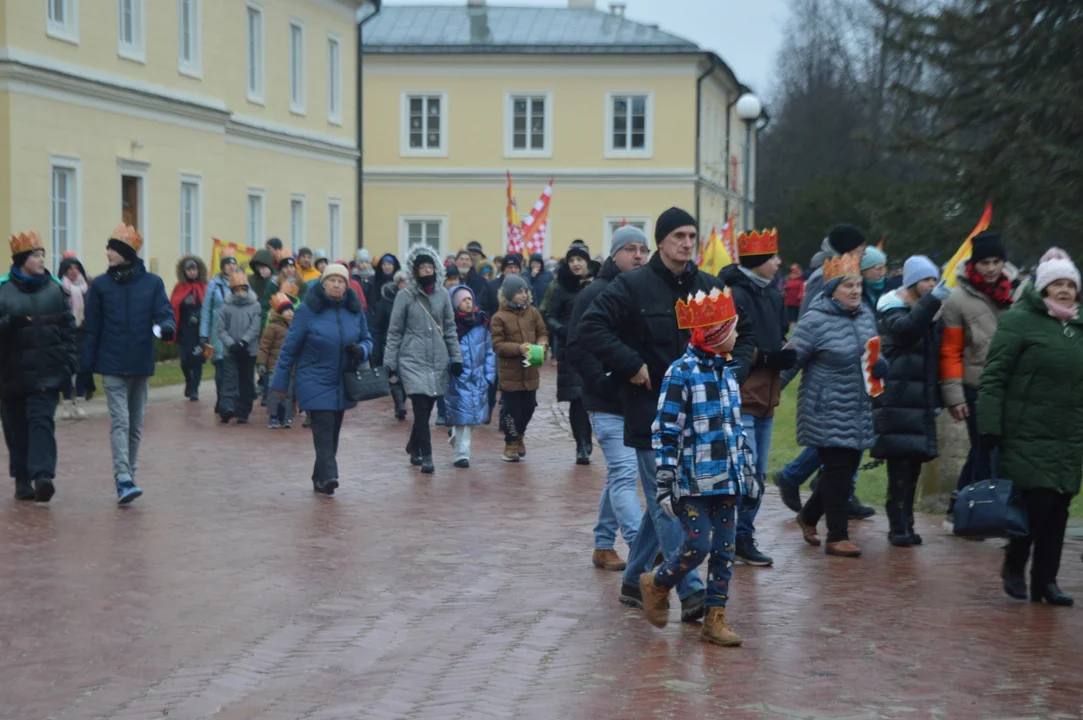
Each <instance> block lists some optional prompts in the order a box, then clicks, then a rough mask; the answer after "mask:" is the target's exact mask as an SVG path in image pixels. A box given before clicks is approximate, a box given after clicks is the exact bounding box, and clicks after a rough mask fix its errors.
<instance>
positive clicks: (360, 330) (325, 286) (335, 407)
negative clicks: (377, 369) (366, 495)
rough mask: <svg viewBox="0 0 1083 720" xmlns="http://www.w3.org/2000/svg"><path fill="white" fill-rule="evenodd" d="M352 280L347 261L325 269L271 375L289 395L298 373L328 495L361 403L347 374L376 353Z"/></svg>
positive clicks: (317, 471) (317, 478)
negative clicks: (346, 419)
mask: <svg viewBox="0 0 1083 720" xmlns="http://www.w3.org/2000/svg"><path fill="white" fill-rule="evenodd" d="M349 283H350V273H349V271H348V270H347V269H346V266H345V265H340V264H338V263H334V264H331V265H328V266H327V267H326V268H325V269H324V271H323V276H322V277H321V278H320V282H319V284H318V285H316V286H315V287H313V288H311V289H310V290H309V291H308V293H307V294H306V295H305V299H304V301H303V302H302V303H301V305H300V307H298V308H297V313H296V314H295V315H294V316H293V322H292V323H291V324H290V330H289V333H288V334H287V335H286V341H285V342H284V343H283V344H282V351H281V353H280V354H279V356H278V364H277V365H276V366H275V374H274V378H273V379H272V380H271V390H272V391H274V392H276V393H278V394H279V395H280V396H283V397H284V396H285V394H286V389H287V387H288V386H289V384H290V376H291V375H293V376H294V388H295V392H296V397H297V404H298V406H299V407H300V408H301V409H302V410H304V411H305V412H306V413H308V414H309V417H311V418H312V444H313V445H314V446H315V448H316V464H315V466H314V467H313V469H312V489H313V490H314V491H315V492H318V493H324V494H326V495H333V494H334V493H335V488H337V487H338V463H337V462H336V461H335V455H336V454H337V453H338V436H339V433H340V432H341V431H342V418H343V416H344V415H345V413H346V410H349V409H350V408H352V407H353V406H354V405H356V404H357V403H356V402H351V401H349V400H347V399H346V388H345V386H344V384H343V382H342V376H343V375H344V374H345V373H346V371H347V370H353V369H355V368H356V367H357V365H358V364H359V363H362V362H364V361H365V360H366V359H367V358H368V357H370V356H371V355H372V340H371V339H370V338H369V328H368V323H367V322H366V321H365V314H364V313H363V312H362V311H361V299H360V298H359V297H357V293H356V292H354V291H353V290H351V289H350V285H349Z"/></svg>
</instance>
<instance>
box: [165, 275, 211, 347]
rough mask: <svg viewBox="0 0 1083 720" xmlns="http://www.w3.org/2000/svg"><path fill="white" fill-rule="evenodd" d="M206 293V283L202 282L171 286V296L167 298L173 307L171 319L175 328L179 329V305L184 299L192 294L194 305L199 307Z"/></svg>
mask: <svg viewBox="0 0 1083 720" xmlns="http://www.w3.org/2000/svg"><path fill="white" fill-rule="evenodd" d="M206 292H207V283H204V282H185V283H177V284H176V285H174V286H173V294H172V295H170V296H169V304H170V305H172V306H173V317H174V318H175V322H176V323H177V327H180V323H181V303H183V302H184V298H186V297H188V296H189V295H192V294H194V295H195V296H196V305H197V306H200V307H201V306H202V305H203V296H204V294H205V293H206ZM178 335H179V333H178Z"/></svg>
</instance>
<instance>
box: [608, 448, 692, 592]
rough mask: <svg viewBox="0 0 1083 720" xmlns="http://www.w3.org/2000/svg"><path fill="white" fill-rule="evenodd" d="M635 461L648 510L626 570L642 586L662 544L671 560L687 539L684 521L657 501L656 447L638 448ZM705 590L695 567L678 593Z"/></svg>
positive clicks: (628, 579)
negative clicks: (641, 581)
mask: <svg viewBox="0 0 1083 720" xmlns="http://www.w3.org/2000/svg"><path fill="white" fill-rule="evenodd" d="M635 452H636V462H637V463H638V465H639V482H640V484H641V485H642V486H643V494H644V495H645V496H646V499H647V511H646V512H645V513H643V521H642V522H641V523H640V525H639V532H638V533H636V539H635V542H634V543H632V549H631V550H630V551H629V552H628V566H627V567H626V568H625V570H624V582H625V583H627V584H628V585H634V586H635V587H639V576H640V575H642V574H643V573H645V572H650V570H651V568H653V567H654V557H655V555H657V554H658V545H659V543H661V546H662V554H663V555H664V556H665V557H666V558H667V559H668V558H671V557H673V556H674V555H676V554H677V550H678V549H680V547H681V541H682V540H683V539H684V531H683V530H682V529H681V521H680V520H678V519H677V518H675V517H670V516H669V515H666V511H665V510H663V509H662V507H661V506H660V505H659V504H658V497H657V496H658V482H657V480H656V479H655V474H656V473H657V472H658V468H657V466H656V465H655V461H654V450H636V451H635ZM701 590H703V581H702V580H700V578H699V573H698V572H696V571H695V570H692V571H691V572H689V573H688V574H687V575H685V576H684V577H683V578H681V581H680V582H679V583H677V595H678V596H679V597H680V598H681V599H682V600H683V599H685V598H687V597H688V596H689V595H692V594H693V593H697V592H700V591H701Z"/></svg>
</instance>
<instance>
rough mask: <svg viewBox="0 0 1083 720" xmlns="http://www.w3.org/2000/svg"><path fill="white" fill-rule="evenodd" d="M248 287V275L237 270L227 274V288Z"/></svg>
mask: <svg viewBox="0 0 1083 720" xmlns="http://www.w3.org/2000/svg"><path fill="white" fill-rule="evenodd" d="M235 287H248V276H247V275H245V274H244V273H243V272H241V271H240V270H238V271H237V272H235V273H233V274H232V275H230V276H229V288H230V289H231V290H232V289H233V288H235Z"/></svg>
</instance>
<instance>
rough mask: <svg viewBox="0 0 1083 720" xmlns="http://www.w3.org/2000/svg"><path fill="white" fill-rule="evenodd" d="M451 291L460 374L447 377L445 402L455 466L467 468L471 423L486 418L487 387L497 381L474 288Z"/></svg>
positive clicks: (484, 317) (490, 340)
mask: <svg viewBox="0 0 1083 720" xmlns="http://www.w3.org/2000/svg"><path fill="white" fill-rule="evenodd" d="M448 292H450V293H451V306H452V309H453V310H454V312H455V332H456V333H457V334H458V336H459V351H460V352H461V353H462V356H463V372H462V375H459V376H457V377H456V376H455V375H449V376H448V383H447V391H446V392H445V393H444V404H445V405H446V406H447V424H448V425H450V426H453V428H452V431H451V444H452V446H453V447H454V449H455V462H454V465H455V467H457V468H468V467H470V435H471V431H472V428H473V426H474V425H481V424H482V423H483V422H485V420H487V419H488V417H489V386H490V385H492V384H493V383H495V382H496V353H495V352H494V351H493V338H492V335H491V334H490V333H489V316H488V315H486V314H485V313H483V312H481V311H480V310H478V309H477V306H476V305H475V304H474V303H475V298H474V291H473V290H471V289H470V288H469V287H467V286H466V285H456V286H455V287H453V288H451V290H449V291H448Z"/></svg>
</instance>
